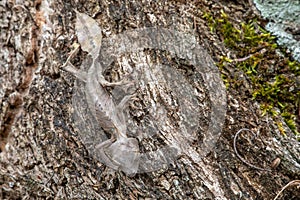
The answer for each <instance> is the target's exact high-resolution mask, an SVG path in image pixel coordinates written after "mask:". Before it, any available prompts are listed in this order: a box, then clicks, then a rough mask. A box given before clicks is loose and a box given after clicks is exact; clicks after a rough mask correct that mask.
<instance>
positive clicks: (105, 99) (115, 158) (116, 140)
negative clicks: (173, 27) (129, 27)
mask: <svg viewBox="0 0 300 200" xmlns="http://www.w3.org/2000/svg"><path fill="white" fill-rule="evenodd" d="M76 14H77V19H76V30H77V36H78V41H79V43H80V46H81V48H82V50H84V51H87V52H88V53H89V56H91V58H92V64H91V66H90V67H89V69H88V71H87V72H85V71H83V70H78V69H76V68H75V67H74V66H73V65H72V63H71V62H70V59H71V58H72V57H73V56H74V55H75V54H76V53H77V51H78V48H79V45H77V47H76V48H75V50H73V51H72V52H71V53H70V56H69V57H68V59H67V61H66V62H65V64H64V65H63V69H64V70H66V71H68V72H70V73H72V74H73V75H74V76H76V77H77V78H78V79H80V80H81V81H83V82H84V83H85V98H86V99H87V102H88V106H89V110H90V111H91V112H92V115H93V116H94V117H95V118H96V119H97V122H98V123H99V124H100V126H101V127H102V128H103V130H104V131H106V132H107V133H110V134H111V138H110V139H108V140H106V141H103V142H102V143H100V144H98V145H96V146H95V148H96V150H99V154H100V157H101V158H102V162H104V164H106V165H107V166H109V167H111V168H113V169H115V170H121V171H123V172H125V173H126V174H128V175H132V174H135V173H136V171H137V169H138V165H139V146H138V141H137V139H135V138H128V137H127V135H126V129H127V126H126V122H125V116H124V112H123V110H124V108H125V107H126V105H127V102H128V101H129V100H130V99H132V98H133V97H134V96H135V95H127V96H125V97H124V98H123V99H122V100H121V102H120V103H119V104H118V105H116V104H115V102H114V100H113V98H112V96H111V94H110V93H109V92H108V91H107V89H106V87H108V86H117V85H124V84H128V83H130V82H128V81H119V82H108V81H106V80H105V78H104V76H103V74H102V72H103V69H102V66H101V64H100V62H97V58H98V54H99V51H100V47H101V40H102V34H101V29H100V27H99V26H97V24H95V22H94V21H91V18H90V17H89V16H87V15H85V14H83V13H79V12H77V11H76ZM88 26H89V27H88ZM81 69H82V67H81Z"/></svg>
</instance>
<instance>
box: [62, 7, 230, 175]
mask: <svg viewBox="0 0 300 200" xmlns="http://www.w3.org/2000/svg"><path fill="white" fill-rule="evenodd" d="M76 30H77V37H78V41H79V43H80V45H81V48H82V50H83V51H86V52H88V53H89V55H88V56H87V58H86V60H85V61H86V62H85V61H84V62H83V63H84V64H82V66H81V70H76V69H75V68H74V67H73V66H72V65H71V64H70V62H69V60H70V58H71V57H72V55H74V54H75V52H76V49H75V50H74V51H73V53H71V55H70V56H69V58H68V60H67V61H66V64H65V69H66V70H67V71H69V72H71V73H73V74H74V75H75V76H76V77H77V78H78V79H79V80H81V81H82V82H81V81H79V82H77V83H79V84H78V85H80V86H79V87H78V90H77V92H75V93H74V96H73V103H75V104H74V109H75V111H76V112H77V113H76V114H78V115H77V117H79V120H78V122H79V124H80V126H78V127H79V128H81V130H80V134H81V139H82V141H83V143H84V144H85V146H86V147H87V149H88V151H89V153H91V155H93V156H95V158H97V159H99V160H100V161H101V162H102V163H104V164H105V165H107V166H109V167H111V168H113V169H115V170H121V171H123V172H125V173H126V174H127V175H134V174H135V173H144V172H153V171H156V170H159V169H162V168H165V167H167V166H168V165H169V164H170V163H173V162H174V161H175V160H176V159H177V158H178V156H179V155H181V154H182V153H183V152H187V154H186V155H188V156H190V155H193V157H191V159H192V160H193V161H194V162H199V161H200V160H201V157H202V156H206V155H207V154H208V153H210V152H211V150H213V148H214V145H215V143H216V141H217V140H218V137H219V136H220V134H221V129H222V125H223V123H224V119H225V114H226V92H225V87H224V85H223V82H222V80H221V78H220V74H219V70H218V68H217V67H216V66H215V65H214V64H213V60H212V59H211V57H210V56H209V55H208V54H207V52H206V51H205V49H203V48H202V47H201V46H200V45H199V44H198V43H197V40H196V38H195V37H194V35H191V34H188V33H185V32H180V31H176V30H174V29H166V28H161V27H159V28H157V27H150V28H149V27H148V28H138V29H134V30H128V31H124V32H123V33H120V34H117V35H112V36H110V37H109V38H106V39H103V40H102V36H101V29H100V27H99V26H98V25H97V22H96V21H95V20H94V19H92V18H90V17H89V16H87V15H85V14H81V13H78V12H77V20H76ZM100 48H101V51H100ZM77 49H78V48H77ZM145 49H153V50H163V51H167V52H169V55H170V56H171V57H175V58H180V59H183V60H185V61H187V62H188V63H189V64H190V65H191V66H194V67H195V68H194V69H193V73H194V75H195V77H194V78H193V76H189V77H187V76H185V75H183V74H182V73H180V72H179V71H177V70H174V68H170V67H169V66H159V65H155V67H154V66H153V67H152V66H150V65H149V64H146V65H144V64H142V63H145V62H147V61H146V60H144V58H145V56H144V54H142V56H141V58H138V59H137V60H136V61H137V63H140V64H141V65H140V64H138V65H135V66H134V72H136V74H138V75H141V77H142V78H141V79H140V78H139V82H138V84H139V89H140V90H141V91H146V93H145V94H147V91H150V93H151V94H154V95H153V96H151V95H150V96H149V97H147V98H150V99H152V98H156V97H157V96H160V98H161V99H160V100H158V101H157V99H156V100H154V101H153V104H152V103H151V105H149V106H150V107H151V109H149V111H150V112H149V113H148V114H147V115H148V116H149V117H152V116H155V117H157V119H158V120H156V121H153V124H150V123H149V124H148V123H145V122H141V124H139V125H136V124H135V125H133V126H132V123H131V120H130V119H129V120H127V121H126V120H125V117H124V113H123V110H124V107H125V105H126V102H127V101H128V100H129V99H130V98H131V97H132V96H130V95H129V96H125V97H124V99H123V100H122V101H121V103H120V104H119V105H116V104H115V103H114V99H113V97H112V96H111V95H110V93H108V92H107V90H106V86H114V85H119V84H124V83H125V81H121V82H116V83H110V82H107V81H106V80H105V79H104V77H103V75H102V71H103V70H104V68H106V67H107V66H110V64H111V63H112V62H113V61H114V60H115V59H117V58H118V57H120V56H122V55H124V54H128V53H130V54H135V53H138V52H140V51H141V52H142V51H143V50H145ZM137 57H139V56H137ZM86 71H87V72H86ZM196 76H197V77H199V78H200V77H202V79H203V81H204V83H205V87H207V90H208V91H209V99H210V106H211V109H210V110H211V113H210V115H209V116H210V119H209V121H210V122H209V127H208V128H207V131H206V132H203V133H201V134H202V136H203V140H202V141H201V142H200V143H199V144H200V145H199V146H200V147H199V149H201V151H200V152H197V153H196V152H194V151H195V150H194V149H193V148H192V146H190V144H189V142H190V141H197V139H196V138H194V134H196V133H195V132H197V134H198V131H197V129H198V127H200V126H201V125H200V124H199V121H198V120H199V119H200V116H202V114H201V113H202V112H201V110H202V108H201V107H199V103H201V102H198V101H199V99H202V98H203V97H201V93H198V92H197V91H199V90H198V89H199V88H198V86H197V85H198V84H191V82H195V81H196V82H198V83H199V84H200V85H201V84H202V81H201V80H197V79H198V78H197V79H195V78H196ZM187 79H189V80H187ZM190 81H191V82H190ZM83 83H84V84H83ZM136 85H137V84H136ZM148 86H149V87H150V88H148ZM163 87H165V88H168V89H167V90H164V89H161V88H163ZM170 91H171V92H172V91H173V93H172V94H171V93H170ZM200 91H201V90H200ZM170 95H175V97H174V99H177V100H178V102H179V103H178V109H176V113H178V114H179V115H180V116H182V118H178V120H177V121H176V123H177V124H178V126H177V125H176V126H172V123H173V118H170V116H171V115H169V114H168V112H165V111H167V109H169V108H172V106H173V105H172V101H165V100H170V99H172V97H171V96H170ZM162 99H163V100H162ZM152 100H153V99H152ZM142 101H144V100H143V99H142ZM160 101H163V103H162V102H160ZM77 103H78V104H77ZM81 103H83V104H81ZM86 105H87V106H88V109H86ZM171 110H172V109H171ZM171 110H169V111H171ZM204 110H205V109H204ZM172 112H173V111H172ZM95 119H96V120H95ZM85 120H86V121H85ZM126 123H128V125H130V127H131V130H130V131H131V135H134V137H136V138H138V139H139V140H140V141H141V142H142V140H143V137H144V135H145V137H149V136H150V137H152V136H151V134H153V133H155V134H156V133H161V135H162V136H163V137H164V142H165V143H164V144H163V145H160V146H158V145H156V144H155V145H152V146H148V147H146V148H145V150H146V151H145V152H143V153H140V152H139V146H138V144H139V143H138V140H137V139H135V138H129V137H128V136H127V134H126V129H127V124H126ZM130 123H131V124H130ZM99 125H100V126H101V127H102V129H103V130H104V131H105V132H106V133H109V134H111V138H110V139H108V140H105V139H104V138H103V136H104V135H103V132H101V130H100V131H99ZM170 125H171V126H170ZM140 127H142V129H139V128H140ZM144 128H145V129H144ZM138 130H146V132H145V133H142V134H139V133H138ZM132 133H133V134H132ZM104 137H105V136H104ZM99 141H100V142H99ZM141 144H142V145H143V147H145V145H144V144H143V143H141ZM147 145H148V144H147Z"/></svg>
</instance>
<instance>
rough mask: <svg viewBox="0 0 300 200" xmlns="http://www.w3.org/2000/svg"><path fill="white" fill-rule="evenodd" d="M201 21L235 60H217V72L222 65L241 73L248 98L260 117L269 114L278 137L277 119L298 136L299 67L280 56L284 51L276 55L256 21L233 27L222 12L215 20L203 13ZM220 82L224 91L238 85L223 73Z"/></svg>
mask: <svg viewBox="0 0 300 200" xmlns="http://www.w3.org/2000/svg"><path fill="white" fill-rule="evenodd" d="M203 18H204V19H205V20H206V21H207V23H208V26H209V27H210V29H211V31H212V32H214V33H216V34H218V35H219V37H220V38H221V39H222V40H223V41H224V43H225V45H226V46H227V48H229V49H230V50H232V51H233V52H234V54H235V55H236V57H237V59H232V58H229V57H224V56H223V57H220V60H219V62H218V63H217V65H218V67H219V69H220V70H221V72H224V67H225V66H226V65H231V66H235V67H236V68H238V69H239V70H242V71H243V72H244V74H246V75H247V79H249V80H250V82H251V88H250V89H249V91H250V94H251V96H252V98H253V99H255V100H257V101H258V102H259V103H260V105H261V109H262V113H263V115H265V114H267V113H269V114H271V115H272V116H273V117H274V118H275V121H277V122H276V124H277V125H278V128H279V129H280V131H281V133H282V134H285V131H284V129H283V126H282V124H281V125H280V122H279V121H278V120H277V119H276V117H277V116H279V115H281V116H282V117H283V119H284V120H285V122H286V124H287V125H288V126H289V128H290V129H291V130H292V131H293V132H294V133H295V134H296V135H297V136H299V132H298V131H299V126H298V125H297V123H296V121H297V120H299V119H297V117H299V105H300V83H299V79H298V78H299V75H300V64H299V63H298V62H296V61H292V60H290V59H288V58H287V57H289V56H288V55H284V56H280V53H281V54H282V52H284V51H279V50H280V49H279V48H278V46H277V45H276V43H275V37H274V36H272V35H271V34H270V33H268V32H267V31H265V30H264V29H263V28H261V27H260V26H259V24H258V23H257V21H256V20H251V21H248V22H246V23H240V24H239V25H235V24H234V23H232V22H231V19H230V17H229V16H228V15H227V14H226V13H224V12H223V11H221V12H220V14H219V16H217V17H213V16H212V15H211V14H210V13H205V14H204V15H203ZM281 50H282V49H281ZM279 52H280V53H279ZM222 78H223V80H224V82H225V85H226V87H227V88H229V87H231V88H238V87H239V85H240V82H239V81H238V79H237V78H236V77H230V76H228V75H227V74H226V73H222Z"/></svg>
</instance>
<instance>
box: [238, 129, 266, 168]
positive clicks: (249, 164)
mask: <svg viewBox="0 0 300 200" xmlns="http://www.w3.org/2000/svg"><path fill="white" fill-rule="evenodd" d="M242 131H250V133H251V134H252V135H254V136H256V134H255V133H253V132H252V131H251V130H250V129H247V128H242V129H240V130H239V131H238V132H236V134H235V136H234V139H233V148H234V152H235V154H236V156H237V157H238V158H239V159H240V160H241V161H242V162H243V163H245V164H246V165H248V166H250V167H252V168H254V169H258V170H264V171H269V172H270V171H271V170H270V169H265V168H261V167H257V166H255V165H253V164H251V163H249V162H247V161H246V160H245V159H244V158H243V157H242V156H241V155H240V154H239V153H238V151H237V147H236V140H237V138H238V136H239V135H240V133H241V132H242Z"/></svg>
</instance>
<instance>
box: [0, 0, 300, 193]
mask: <svg viewBox="0 0 300 200" xmlns="http://www.w3.org/2000/svg"><path fill="white" fill-rule="evenodd" d="M221 9H222V10H224V11H225V12H227V13H231V14H232V16H233V17H235V18H236V19H237V21H243V20H244V19H245V20H246V19H248V18H253V17H254V16H255V13H256V11H255V8H254V7H253V6H252V5H250V4H249V3H243V4H237V3H234V2H230V3H228V2H226V1H224V2H221V3H220V2H218V1H216V2H209V1H208V2H206V1H202V2H197V3H194V2H185V1H158V2H152V1H134V0H133V1H124V2H123V1H114V2H109V1H105V0H103V1H102V0H101V1H85V2H78V1H51V0H41V1H40V0H37V1H34V2H33V1H25V2H19V1H16V2H13V1H6V0H4V1H3V2H1V3H0V11H1V15H2V17H1V23H0V24H1V33H0V34H1V50H0V53H1V61H0V63H1V66H0V74H1V77H0V103H1V107H0V108H1V113H0V121H1V123H0V125H1V127H0V128H1V129H0V131H1V132H0V144H1V166H0V184H1V193H0V194H1V196H0V197H1V199H19V198H24V199H39V198H49V199H113V198H116V199H139V198H141V199H186V198H188V199H273V198H274V197H275V196H276V194H277V193H278V192H279V191H280V190H281V188H282V187H283V186H284V185H286V184H287V183H288V182H290V181H292V180H296V179H300V160H299V158H300V152H299V142H298V141H297V140H296V139H295V136H294V135H293V134H292V133H291V131H290V130H289V128H288V127H287V126H285V125H284V128H285V130H286V136H283V135H282V134H281V133H280V131H279V130H278V127H277V126H276V124H275V123H274V121H273V120H272V118H271V117H268V116H265V117H262V115H261V111H260V106H259V104H258V103H257V102H254V101H252V100H251V97H249V95H248V96H247V92H245V90H246V89H245V87H246V86H245V87H241V88H238V89H237V90H236V89H233V88H228V89H227V90H226V89H225V87H224V85H223V83H222V79H221V75H220V73H219V71H218V68H217V67H216V66H215V65H214V62H217V61H218V56H222V55H223V56H225V55H227V54H228V53H229V50H228V49H226V47H225V46H224V44H223V43H222V36H218V35H216V34H214V33H212V32H211V31H210V28H209V26H208V25H207V22H206V21H205V20H204V19H203V18H202V16H203V15H204V13H206V12H211V13H220V10H221ZM75 10H76V11H79V12H81V13H85V14H87V15H89V16H91V17H93V18H94V19H95V20H96V21H97V23H98V25H99V27H101V29H102V33H103V39H102V44H101V53H100V57H99V62H101V64H102V65H103V68H104V69H103V72H99V73H102V74H103V75H105V78H106V79H107V80H108V81H110V82H113V81H119V80H121V79H125V80H126V79H129V80H134V82H133V84H131V85H129V86H127V87H125V86H118V87H110V88H106V89H107V91H108V92H109V93H110V94H111V96H112V98H113V100H114V101H115V102H116V104H117V103H118V102H120V101H121V99H122V98H123V97H124V96H126V95H127V94H132V93H134V94H136V96H135V97H134V98H133V99H132V100H131V101H130V102H129V103H128V106H127V108H125V109H124V114H125V116H126V117H125V118H126V126H127V133H126V134H127V136H128V137H129V138H136V139H138V141H139V151H140V154H139V155H141V159H140V162H139V170H137V171H136V172H135V174H133V175H131V176H128V175H127V174H126V173H123V171H122V170H121V168H120V170H113V169H111V168H110V167H107V165H106V164H105V162H104V164H103V157H101V156H100V155H99V149H97V147H98V146H97V145H99V144H101V142H103V141H104V140H107V138H111V137H113V135H111V134H110V133H109V132H107V131H104V130H103V129H104V128H103V127H101V126H100V125H99V123H98V122H97V120H96V119H94V118H93V115H92V114H91V112H93V109H91V108H90V107H88V105H86V104H87V102H86V100H85V99H84V98H85V97H84V94H85V92H86V91H85V90H86V89H87V88H85V83H84V82H82V81H80V80H79V79H78V76H80V75H78V76H77V77H76V76H74V74H72V73H70V72H67V71H65V68H64V67H63V64H64V63H65V62H66V60H67V58H68V56H69V54H70V52H71V51H72V50H73V49H74V44H76V43H78V39H77V37H78V34H76V28H75V21H76V12H75ZM241 13H245V14H244V15H242V16H243V18H240V16H241ZM145 27H147V28H145ZM151 27H156V28H155V29H151ZM141 28H144V29H141ZM137 30H138V31H137ZM145 30H146V32H145ZM158 30H159V31H158ZM130 31H131V32H130ZM147 31H149V32H147ZM187 32H188V33H187ZM136 33H138V37H137V38H136V39H134V34H136ZM157 33H159V34H160V35H159V36H160V38H159V39H158V37H154V38H152V37H151V36H153V35H155V34H157ZM181 33H186V34H182V35H181ZM143 34H144V35H143ZM147 34H148V35H147ZM172 34H174V35H172ZM114 35H115V36H114ZM141 35H143V36H145V37H144V38H143V39H144V40H143V39H141V38H142V37H141ZM191 35H193V36H195V40H193V38H192V37H190V36H191ZM120 36H122V37H121V38H122V39H124V38H127V39H128V41H131V42H128V43H126V42H124V41H125V39H124V40H122V41H121V40H118V37H120ZM113 37H116V38H117V39H115V40H113V39H112V38H113ZM122 42H123V43H122ZM168 42H170V43H172V44H170V45H169V43H168ZM176 42H178V43H176ZM137 43H138V44H140V45H141V46H139V47H137V48H134V45H135V44H137ZM177 44H178V45H177ZM122 45H123V46H122ZM122 48H123V49H122ZM129 48H131V49H130V50H128V49H129ZM139 48H141V49H139ZM124 49H125V50H124ZM186 50H187V51H186ZM87 53H89V52H85V51H83V50H80V51H79V52H78V53H77V54H74V56H72V59H71V63H73V65H74V66H76V67H78V68H79V66H81V70H82V72H84V70H88V69H89V67H90V65H91V62H90V61H89V60H88V59H89V55H87ZM230 70H231V71H230ZM229 71H230V73H236V72H234V71H235V69H230V67H229ZM97 73H98V72H97ZM240 77H241V79H242V81H243V83H244V85H247V84H248V82H247V79H246V78H245V76H243V75H241V76H240ZM82 101H83V103H82ZM116 112H117V111H116ZM118 112H119V111H118ZM120 112H121V111H120ZM122 112H123V111H122ZM117 114H118V113H117ZM282 123H283V124H284V122H283V120H282ZM102 128H103V129H102ZM243 128H248V129H251V130H252V131H258V132H259V136H258V137H256V138H254V139H253V138H252V140H251V132H250V131H247V130H245V131H241V132H240V134H238V135H235V134H236V133H237V132H238V131H239V130H240V129H243ZM235 136H236V137H235ZM234 140H236V145H235V147H234V145H233V143H234ZM169 147H176V153H172V152H170V151H168V150H170V149H169ZM177 150H179V151H178V152H177ZM236 153H239V154H238V155H237V154H236ZM160 154H162V158H159V155H160ZM175 154H176V155H175ZM120 156H128V155H127V154H123V155H122V154H121V155H120ZM151 156H153V157H151ZM239 157H240V159H239ZM117 159H119V158H117ZM241 159H242V160H243V161H241ZM280 160H281V162H280V163H279V165H277V162H278V161H280ZM154 161H155V163H154ZM245 161H246V162H247V163H248V164H247V163H246V162H245ZM249 163H250V165H249ZM299 196H300V192H299V189H297V187H290V188H288V189H287V190H285V191H284V192H283V195H282V196H280V197H281V198H282V199H297V197H299Z"/></svg>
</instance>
